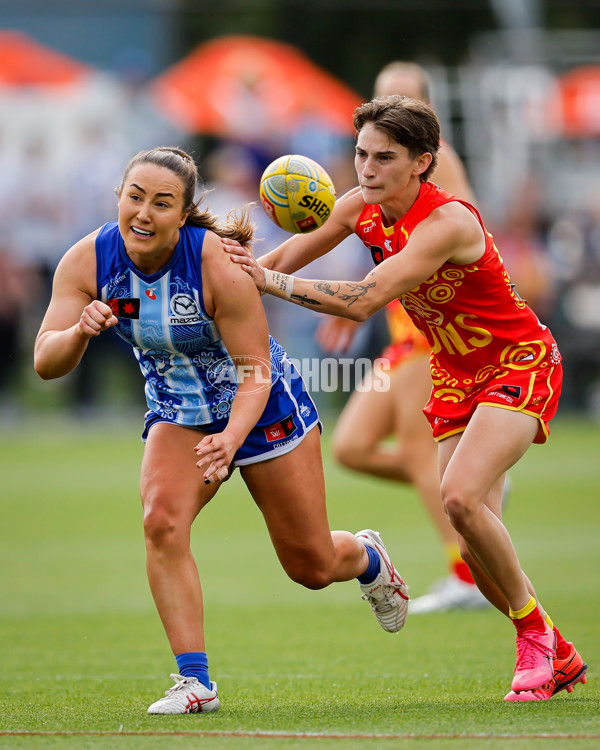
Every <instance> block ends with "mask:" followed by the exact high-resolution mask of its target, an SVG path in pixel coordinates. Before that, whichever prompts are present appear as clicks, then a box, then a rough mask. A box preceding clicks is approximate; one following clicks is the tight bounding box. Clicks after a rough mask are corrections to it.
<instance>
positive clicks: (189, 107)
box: [151, 36, 361, 140]
mask: <svg viewBox="0 0 600 750" xmlns="http://www.w3.org/2000/svg"><path fill="white" fill-rule="evenodd" d="M151 96H152V97H153V98H154V100H155V101H156V103H157V106H158V107H159V109H160V110H161V111H162V112H163V114H164V116H165V117H167V118H170V119H171V120H172V121H173V122H174V123H175V124H176V125H178V126H179V127H182V128H183V129H184V130H187V131H188V132H190V133H194V134H208V135H216V136H219V137H228V138H242V139H244V140H251V139H252V138H253V137H263V136H269V135H289V134H291V133H294V132H295V131H296V130H298V129H299V128H301V127H302V125H303V123H305V122H313V123H314V122H315V121H318V122H320V123H322V124H323V126H325V127H327V128H328V129H329V130H331V131H332V132H334V133H337V134H340V135H346V134H351V133H352V112H353V110H354V108H355V107H356V106H357V105H358V104H360V103H361V97H360V96H359V95H358V94H357V93H356V92H354V91H353V90H352V89H351V88H350V87H348V86H347V85H346V84H344V83H343V82H342V81H339V80H338V79H337V78H335V77H334V76H333V75H331V74H330V73H328V72H327V71H326V70H324V69H323V68H320V67H319V66H317V65H316V64H315V63H313V62H312V61H311V60H309V59H308V58H307V57H306V56H305V55H304V54H303V53H302V52H301V51H300V50H298V49H297V48H295V47H293V46H290V45H288V44H284V43H281V42H276V41H273V40H270V39H263V38H260V37H252V36H227V37H221V38H218V39H215V40H212V41H209V42H206V43H203V44H200V45H198V46H197V47H196V48H195V49H194V50H192V52H191V53H190V54H189V55H188V56H187V57H186V58H184V59H183V60H181V61H180V62H179V63H176V64H175V65H173V66H172V67H171V68H169V69H168V70H166V71H165V72H164V73H163V74H161V75H160V76H159V77H158V78H156V79H155V80H154V81H153V82H152V83H151Z"/></svg>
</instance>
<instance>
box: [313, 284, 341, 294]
mask: <svg viewBox="0 0 600 750" xmlns="http://www.w3.org/2000/svg"><path fill="white" fill-rule="evenodd" d="M315 289H316V290H317V292H324V293H325V294H328V295H329V296H330V297H335V295H336V294H337V293H338V292H339V291H340V285H339V284H335V283H332V282H331V281H318V282H317V283H316V284H315Z"/></svg>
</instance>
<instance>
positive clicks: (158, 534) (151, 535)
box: [143, 493, 181, 547]
mask: <svg viewBox="0 0 600 750" xmlns="http://www.w3.org/2000/svg"><path fill="white" fill-rule="evenodd" d="M143 504H144V536H145V538H146V541H147V542H150V543H151V544H153V545H154V546H156V547H167V546H173V545H175V544H177V539H178V537H179V536H180V533H181V529H180V524H179V523H178V521H177V517H176V515H175V514H174V513H172V511H171V509H170V508H171V507H172V504H171V503H170V502H169V501H168V499H167V498H166V497H164V496H161V495H160V494H158V493H153V494H152V496H151V497H148V496H146V497H144V498H143Z"/></svg>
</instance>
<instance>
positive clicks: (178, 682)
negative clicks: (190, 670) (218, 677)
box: [165, 674, 197, 696]
mask: <svg viewBox="0 0 600 750" xmlns="http://www.w3.org/2000/svg"><path fill="white" fill-rule="evenodd" d="M170 677H171V679H172V680H174V682H175V685H173V687H170V688H169V689H168V690H165V695H166V696H171V695H173V694H174V693H177V692H179V691H180V690H183V689H184V688H186V687H187V686H188V685H191V684H192V683H195V682H197V680H196V678H195V677H182V676H181V675H180V674H172V675H170Z"/></svg>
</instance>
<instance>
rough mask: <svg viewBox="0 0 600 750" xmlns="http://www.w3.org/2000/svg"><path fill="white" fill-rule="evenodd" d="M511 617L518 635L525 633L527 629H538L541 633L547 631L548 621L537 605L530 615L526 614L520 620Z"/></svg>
mask: <svg viewBox="0 0 600 750" xmlns="http://www.w3.org/2000/svg"><path fill="white" fill-rule="evenodd" d="M511 619H512V621H513V623H514V625H515V628H516V629H517V633H518V635H523V633H524V631H525V630H538V631H539V632H540V633H544V632H545V631H546V621H545V620H544V618H543V617H542V616H541V614H540V611H539V609H538V608H537V607H536V608H535V609H534V610H533V611H531V612H530V613H529V614H528V615H525V617H521V618H519V619H518V620H517V619H513V618H511Z"/></svg>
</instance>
